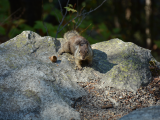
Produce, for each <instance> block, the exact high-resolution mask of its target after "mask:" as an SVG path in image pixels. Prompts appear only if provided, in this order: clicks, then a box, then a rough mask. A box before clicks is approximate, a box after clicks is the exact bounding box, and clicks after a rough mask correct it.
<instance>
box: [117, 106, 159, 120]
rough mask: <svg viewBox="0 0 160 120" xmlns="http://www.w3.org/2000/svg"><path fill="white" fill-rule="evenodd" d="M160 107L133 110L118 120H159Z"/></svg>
mask: <svg viewBox="0 0 160 120" xmlns="http://www.w3.org/2000/svg"><path fill="white" fill-rule="evenodd" d="M159 113H160V106H151V107H147V108H143V109H138V110H135V111H133V112H131V113H129V114H128V115H125V116H123V117H122V118H120V119H119V120H160V115H159Z"/></svg>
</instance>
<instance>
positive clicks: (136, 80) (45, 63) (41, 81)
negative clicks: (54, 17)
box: [0, 31, 153, 120]
mask: <svg viewBox="0 0 160 120" xmlns="http://www.w3.org/2000/svg"><path fill="white" fill-rule="evenodd" d="M64 42H65V41H64V39H58V40H57V41H56V40H55V39H54V38H51V37H41V36H39V35H38V34H36V33H34V32H31V31H24V32H22V33H21V34H20V35H18V36H16V37H15V38H13V39H11V40H9V41H8V42H6V43H3V44H1V45H0V56H1V57H0V119H34V120H36V119H37V120H41V119H45V120H49V119H54V120H66V119H68V120H69V119H71V118H75V119H80V114H79V113H78V112H77V111H75V110H74V109H73V108H72V107H71V105H72V104H73V103H74V101H75V100H76V99H77V98H79V97H81V96H84V95H87V94H88V93H87V92H86V91H85V90H84V89H83V88H82V87H80V86H79V85H78V84H77V82H89V81H90V80H93V79H94V80H96V79H99V80H100V83H101V84H100V85H98V86H97V87H99V88H104V87H106V86H110V87H116V88H118V89H127V90H129V91H132V92H136V90H137V89H138V88H139V87H140V86H141V85H142V86H143V85H147V84H148V83H149V82H150V81H151V77H152V76H151V73H150V70H149V68H148V64H149V61H150V60H151V59H153V57H152V55H151V52H150V50H147V49H144V48H141V47H138V46H137V45H135V44H133V43H125V42H123V41H121V40H119V39H113V40H109V41H106V42H101V43H97V44H94V45H92V47H93V51H94V60H93V65H92V66H91V67H84V69H83V70H82V71H79V70H76V69H74V68H75V63H74V59H73V57H72V55H70V54H68V53H65V54H63V55H62V56H60V57H58V60H57V62H56V63H52V62H51V61H50V60H49V57H50V56H53V55H54V56H58V55H57V50H58V49H59V47H60V45H61V44H63V43H64Z"/></svg>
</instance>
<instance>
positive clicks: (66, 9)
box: [55, 0, 69, 40]
mask: <svg viewBox="0 0 160 120" xmlns="http://www.w3.org/2000/svg"><path fill="white" fill-rule="evenodd" d="M68 3H69V0H68V1H67V5H66V6H68ZM62 15H63V14H62ZM66 15H67V9H66V13H65V15H63V18H62V21H61V22H60V24H59V26H58V29H57V33H56V37H55V40H56V39H57V35H58V33H59V32H60V31H61V30H62V29H61V30H60V31H58V30H59V28H60V26H61V24H62V23H63V20H64V18H65V17H66ZM63 28H64V27H63Z"/></svg>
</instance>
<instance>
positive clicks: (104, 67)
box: [92, 49, 117, 73]
mask: <svg viewBox="0 0 160 120" xmlns="http://www.w3.org/2000/svg"><path fill="white" fill-rule="evenodd" d="M93 53H94V57H93V62H92V67H93V68H94V69H95V70H96V71H99V72H100V73H107V72H108V71H110V70H111V69H112V68H113V66H115V65H117V64H113V63H110V62H109V61H108V60H107V54H106V53H105V52H102V51H100V50H97V49H93Z"/></svg>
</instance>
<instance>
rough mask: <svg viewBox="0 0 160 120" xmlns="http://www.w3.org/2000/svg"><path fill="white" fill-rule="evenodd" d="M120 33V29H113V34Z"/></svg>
mask: <svg viewBox="0 0 160 120" xmlns="http://www.w3.org/2000/svg"><path fill="white" fill-rule="evenodd" d="M120 31H121V29H120V28H113V33H119V32H120Z"/></svg>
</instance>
